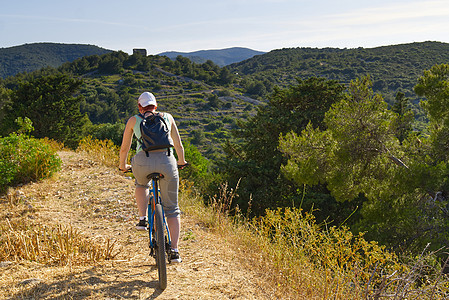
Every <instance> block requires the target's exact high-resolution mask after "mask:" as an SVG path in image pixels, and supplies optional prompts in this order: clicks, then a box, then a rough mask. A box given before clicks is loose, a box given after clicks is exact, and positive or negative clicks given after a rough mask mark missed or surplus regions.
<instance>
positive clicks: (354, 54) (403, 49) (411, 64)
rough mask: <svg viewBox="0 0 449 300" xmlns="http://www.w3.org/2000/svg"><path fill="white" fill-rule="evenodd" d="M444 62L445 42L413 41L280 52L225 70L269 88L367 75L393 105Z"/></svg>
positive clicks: (448, 51)
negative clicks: (299, 81) (399, 94)
mask: <svg viewBox="0 0 449 300" xmlns="http://www.w3.org/2000/svg"><path fill="white" fill-rule="evenodd" d="M442 63H446V64H447V63H449V43H441V42H432V41H428V42H419V43H418V42H416V43H409V44H399V45H390V46H382V47H376V48H362V47H359V48H354V49H338V48H284V49H278V50H273V51H270V52H268V53H266V54H264V55H258V56H255V57H253V58H251V59H248V60H245V61H242V62H238V63H235V64H232V65H229V66H227V68H228V69H229V70H230V71H231V72H232V73H238V74H240V75H241V76H250V77H252V78H254V79H258V78H263V79H264V81H265V82H267V83H268V84H270V85H271V84H274V85H277V86H288V85H291V84H295V83H296V78H302V79H305V78H309V77H325V78H328V79H335V80H337V81H339V82H341V83H345V84H348V83H349V82H350V81H351V80H354V79H356V78H361V77H363V76H367V75H369V76H370V77H371V79H372V81H373V83H374V85H373V89H374V91H375V92H379V93H382V94H383V95H384V97H385V98H386V100H387V102H389V103H392V102H393V99H394V97H395V95H396V93H397V92H398V91H401V92H403V93H405V95H406V96H407V97H410V99H412V100H415V103H417V101H418V99H417V96H416V95H415V93H414V92H413V87H414V86H415V85H416V84H417V80H418V78H419V77H420V76H422V75H423V71H424V70H428V69H430V68H431V67H432V66H434V65H435V64H442Z"/></svg>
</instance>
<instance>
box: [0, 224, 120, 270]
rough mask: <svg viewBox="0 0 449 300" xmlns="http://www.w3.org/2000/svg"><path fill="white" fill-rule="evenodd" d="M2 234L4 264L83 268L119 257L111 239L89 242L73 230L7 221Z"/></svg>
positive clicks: (0, 257) (2, 226)
mask: <svg viewBox="0 0 449 300" xmlns="http://www.w3.org/2000/svg"><path fill="white" fill-rule="evenodd" d="M25 224H26V225H25ZM0 232H1V235H0V245H1V247H0V261H11V260H14V261H20V260H27V261H34V262H37V263H43V264H59V265H65V264H70V265H82V264H92V263H96V262H99V261H103V260H109V259H113V258H114V257H115V256H116V255H117V254H118V253H119V251H117V250H116V249H115V244H114V242H112V241H111V240H110V239H107V240H106V241H99V240H95V239H92V238H87V237H85V236H83V235H82V234H81V233H80V232H79V231H77V230H75V229H73V228H72V227H71V226H69V227H63V226H62V225H52V226H51V225H50V226H49V225H42V224H33V225H30V224H29V222H27V223H25V221H24V220H16V221H15V222H13V223H12V222H10V221H9V220H8V219H6V224H1V225H0Z"/></svg>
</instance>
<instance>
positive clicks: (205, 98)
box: [0, 42, 449, 160]
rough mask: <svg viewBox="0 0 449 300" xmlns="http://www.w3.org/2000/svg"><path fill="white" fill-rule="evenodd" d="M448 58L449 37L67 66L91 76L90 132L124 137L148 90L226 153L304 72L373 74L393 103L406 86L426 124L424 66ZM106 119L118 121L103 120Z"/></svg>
mask: <svg viewBox="0 0 449 300" xmlns="http://www.w3.org/2000/svg"><path fill="white" fill-rule="evenodd" d="M235 50H236V49H235ZM446 62H449V44H446V43H439V42H424V43H412V44H403V45H392V46H384V47H377V48H367V49H365V48H357V49H338V48H324V49H318V48H315V49H313V48H291V49H279V50H273V51H271V52H269V53H265V54H261V55H256V56H254V57H252V58H249V59H247V60H245V61H241V62H239V63H234V64H231V65H229V66H227V67H223V68H221V67H219V66H218V65H216V64H214V63H213V62H212V61H211V60H209V61H207V62H205V63H194V62H192V61H191V60H190V59H188V58H186V57H181V58H178V59H175V60H172V59H170V58H168V57H167V56H160V55H149V56H146V57H143V56H138V55H137V56H135V55H128V54H126V53H123V52H110V53H108V54H104V55H102V56H97V55H94V56H83V57H82V58H79V59H76V60H75V61H73V62H72V63H68V64H65V65H63V66H62V67H60V68H59V71H60V72H64V73H67V74H71V75H73V76H74V77H82V78H83V85H82V87H81V90H80V91H79V95H81V96H82V97H83V101H82V103H81V105H80V109H81V112H82V113H86V114H87V115H88V117H89V119H90V121H91V122H92V123H93V127H91V128H90V129H89V130H88V133H89V134H92V135H94V136H95V137H97V138H100V139H102V138H109V139H112V140H113V141H114V142H115V143H117V144H119V143H120V141H121V133H122V129H123V128H122V127H120V126H123V124H124V123H125V122H126V120H127V118H128V117H129V116H130V115H132V114H134V113H135V112H136V107H135V100H136V99H137V97H138V95H139V94H140V93H141V92H142V91H144V90H148V91H152V92H153V93H154V94H155V96H156V98H157V99H158V103H159V109H160V110H161V111H169V112H171V113H172V114H173V115H174V116H175V119H176V120H177V122H178V125H179V128H180V132H181V135H182V138H183V140H186V141H190V142H191V143H192V144H194V145H195V146H197V147H198V148H199V149H200V151H201V152H202V153H203V155H205V156H206V157H208V158H210V159H211V160H217V159H220V157H221V156H222V154H223V151H222V147H221V144H223V143H225V142H228V141H230V140H231V139H232V138H233V136H232V134H231V131H232V130H233V129H236V128H238V122H239V121H245V120H248V118H250V117H251V116H253V115H254V114H255V113H256V111H257V107H258V106H260V105H263V104H264V103H266V102H267V100H268V99H269V96H270V94H271V93H272V92H273V89H274V87H275V86H278V87H287V86H289V85H294V84H295V83H296V78H298V77H299V78H308V77H325V78H329V79H334V80H337V81H338V82H341V83H345V84H347V83H349V82H350V81H351V80H354V79H356V78H360V77H362V76H366V75H369V76H371V78H372V80H373V82H374V86H373V89H374V91H375V92H379V93H381V94H382V95H383V96H384V98H385V100H386V101H387V102H388V103H390V104H392V103H394V101H395V100H394V99H395V95H396V93H397V92H398V91H401V92H403V93H404V94H405V96H406V97H408V98H409V99H410V100H411V101H412V103H413V105H414V107H413V110H414V111H415V113H416V115H417V119H418V120H419V121H420V124H423V123H424V122H426V119H425V118H424V117H423V116H422V114H421V110H420V107H419V102H420V100H421V99H419V97H417V96H416V95H415V93H414V92H413V87H414V85H415V84H416V82H417V79H418V77H419V76H421V75H422V73H423V71H424V70H426V69H429V68H430V67H431V66H433V65H435V64H440V63H446ZM4 85H5V87H6V88H14V86H15V78H13V77H10V78H7V79H5V80H4ZM2 101H3V99H0V107H1V106H2ZM0 118H1V116H0ZM106 123H108V124H114V126H112V125H111V126H112V127H111V126H109V125H105V126H103V125H102V124H106Z"/></svg>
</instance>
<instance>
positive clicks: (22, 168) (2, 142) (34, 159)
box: [0, 134, 61, 193]
mask: <svg viewBox="0 0 449 300" xmlns="http://www.w3.org/2000/svg"><path fill="white" fill-rule="evenodd" d="M60 166H61V160H60V159H59V156H58V155H57V154H56V149H55V148H53V147H52V146H50V145H49V144H47V143H46V142H45V141H43V140H39V139H35V138H32V137H28V136H26V135H23V134H11V135H9V136H7V137H4V138H1V139H0V173H1V174H2V175H1V176H0V193H3V192H4V191H5V190H6V188H7V187H8V186H13V185H16V184H20V183H27V182H30V181H37V180H41V179H44V178H47V177H50V176H51V175H52V174H54V173H55V172H56V171H58V170H59V168H60Z"/></svg>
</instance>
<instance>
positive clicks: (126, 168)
mask: <svg viewBox="0 0 449 300" xmlns="http://www.w3.org/2000/svg"><path fill="white" fill-rule="evenodd" d="M118 169H119V170H120V171H121V172H123V173H126V172H131V170H132V167H131V165H128V164H126V165H125V168H120V167H119V168H118Z"/></svg>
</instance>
